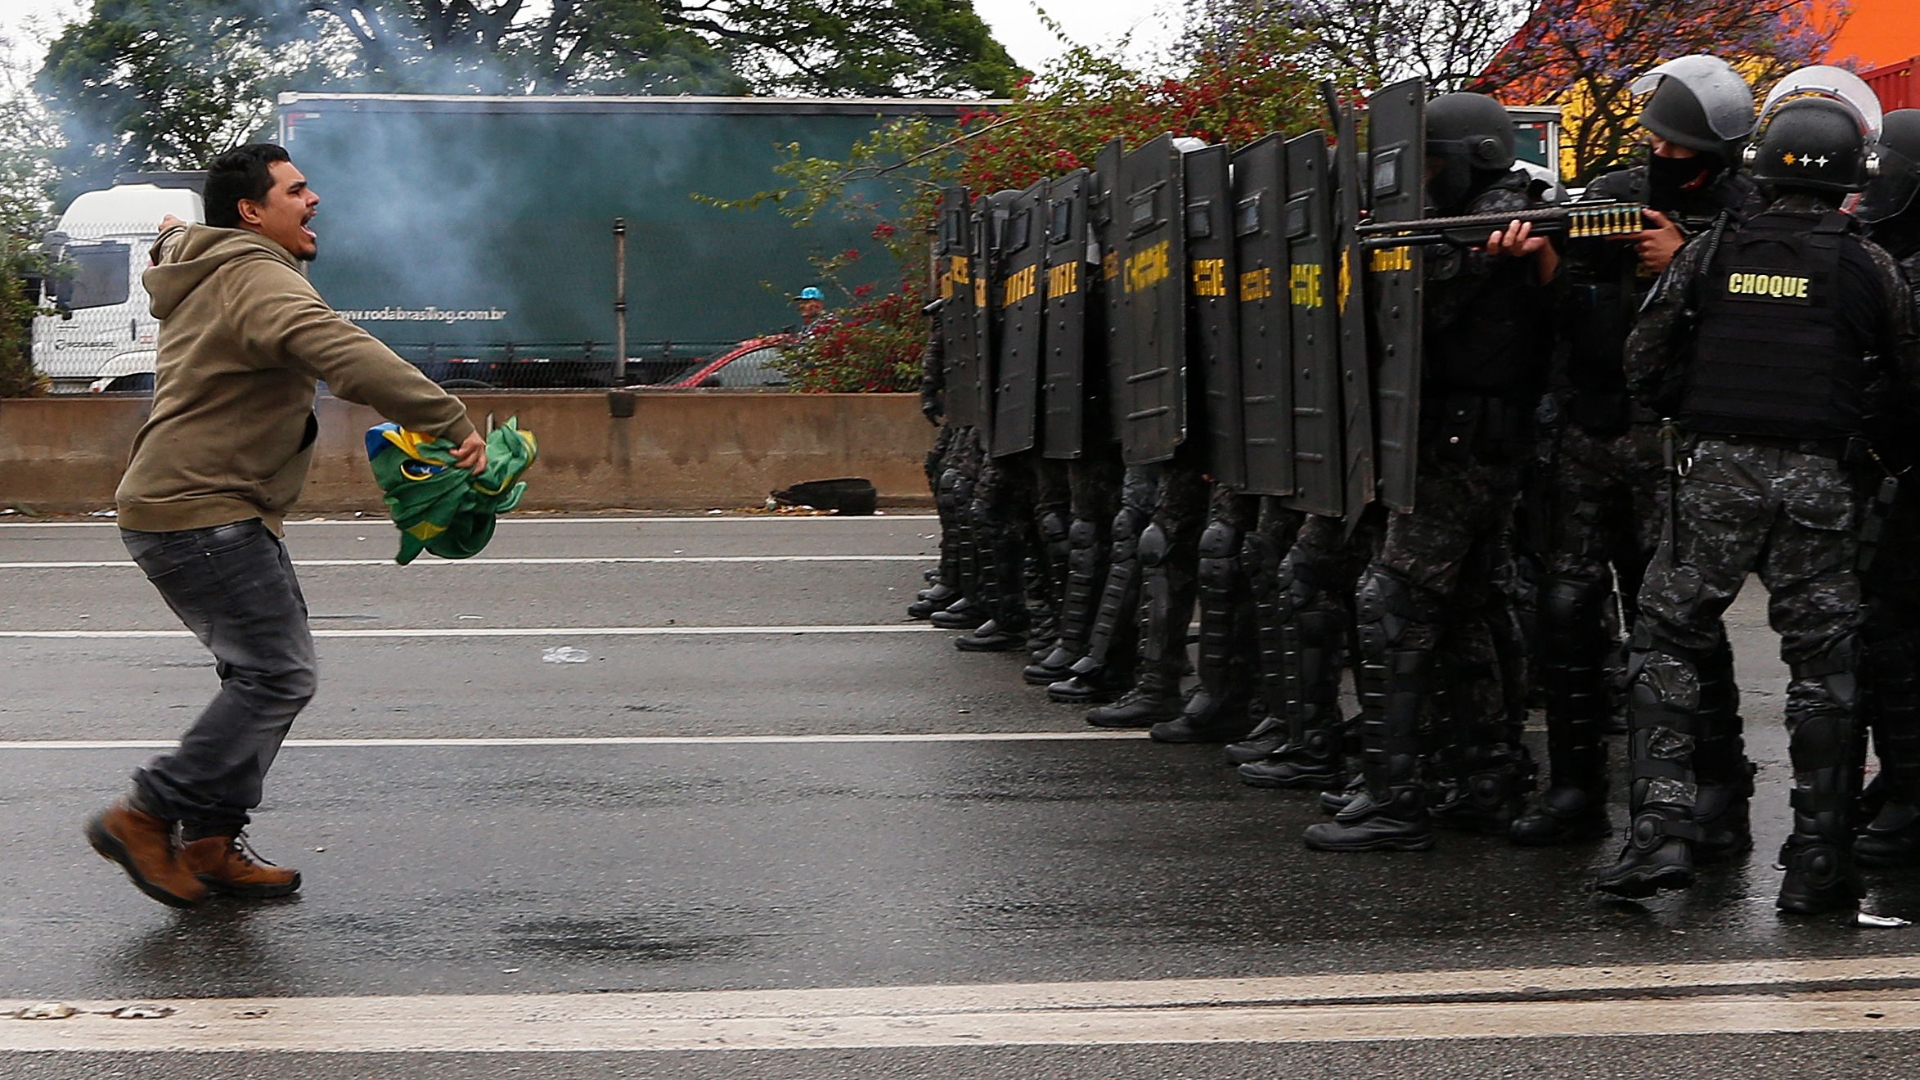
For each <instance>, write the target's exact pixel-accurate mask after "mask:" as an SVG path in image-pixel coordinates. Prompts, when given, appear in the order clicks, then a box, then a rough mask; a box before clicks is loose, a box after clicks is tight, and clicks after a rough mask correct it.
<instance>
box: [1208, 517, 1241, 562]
mask: <svg viewBox="0 0 1920 1080" xmlns="http://www.w3.org/2000/svg"><path fill="white" fill-rule="evenodd" d="M1239 550H1240V530H1239V529H1238V528H1235V527H1234V526H1233V525H1232V524H1231V523H1230V522H1226V521H1221V520H1219V519H1218V518H1216V519H1214V520H1213V521H1210V522H1208V523H1207V527H1206V530H1205V531H1204V532H1202V533H1201V534H1200V557H1201V558H1203V559H1230V558H1233V557H1234V556H1235V555H1236V554H1238V553H1239Z"/></svg>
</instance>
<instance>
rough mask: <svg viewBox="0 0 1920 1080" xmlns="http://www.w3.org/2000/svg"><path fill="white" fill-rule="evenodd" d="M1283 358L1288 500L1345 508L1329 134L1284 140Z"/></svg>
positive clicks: (1317, 510) (1337, 510)
mask: <svg viewBox="0 0 1920 1080" xmlns="http://www.w3.org/2000/svg"><path fill="white" fill-rule="evenodd" d="M1286 151H1287V168H1286V191H1287V200H1286V204H1285V206H1284V207H1282V210H1281V217H1280V221H1281V226H1280V227H1281V229H1282V231H1283V232H1284V233H1285V234H1286V240H1287V304H1288V315H1289V318H1288V329H1289V332H1290V338H1291V343H1292V348H1291V349H1290V350H1288V360H1289V364H1290V367H1291V375H1292V380H1293V461H1294V490H1293V494H1292V495H1290V496H1288V497H1287V498H1286V500H1285V501H1286V505H1287V506H1289V507H1291V508H1293V509H1295V510H1304V511H1306V512H1307V513H1309V514H1319V515H1321V516H1323V517H1339V516H1341V514H1343V513H1344V512H1345V511H1346V498H1345V488H1344V486H1343V474H1344V470H1345V465H1344V462H1345V460H1346V457H1345V455H1344V454H1343V453H1342V436H1341V431H1342V427H1343V425H1342V421H1341V415H1340V322H1339V315H1338V312H1337V310H1336V309H1335V307H1334V303H1333V302H1334V299H1335V297H1334V290H1335V288H1336V287H1337V285H1338V279H1337V276H1336V275H1337V270H1336V263H1335V261H1334V232H1333V181H1332V178H1331V177H1329V176H1328V175H1327V173H1328V165H1329V162H1328V160H1327V136H1326V133H1325V132H1321V131H1315V132H1310V133H1309V134H1306V135H1302V136H1300V137H1299V138H1297V139H1294V140H1292V141H1291V142H1288V143H1287V146H1286Z"/></svg>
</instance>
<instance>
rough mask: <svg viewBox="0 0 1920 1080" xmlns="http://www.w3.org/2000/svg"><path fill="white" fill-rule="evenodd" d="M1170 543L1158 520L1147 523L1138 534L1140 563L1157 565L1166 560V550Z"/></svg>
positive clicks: (1170, 545)
mask: <svg viewBox="0 0 1920 1080" xmlns="http://www.w3.org/2000/svg"><path fill="white" fill-rule="evenodd" d="M1171 547H1172V544H1171V543H1170V542H1169V540H1168V539H1167V530H1165V529H1163V528H1161V527H1160V523H1159V522H1157V521H1156V522H1154V523H1153V524H1151V525H1148V526H1147V528H1146V531H1145V532H1142V533H1141V534H1140V565H1142V566H1159V565H1161V564H1162V563H1165V562H1166V561H1167V551H1168V550H1169V549H1170V548H1171Z"/></svg>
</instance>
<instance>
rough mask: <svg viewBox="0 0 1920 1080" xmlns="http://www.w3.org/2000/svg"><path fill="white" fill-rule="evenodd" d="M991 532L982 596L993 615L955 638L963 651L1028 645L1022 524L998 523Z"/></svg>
mask: <svg viewBox="0 0 1920 1080" xmlns="http://www.w3.org/2000/svg"><path fill="white" fill-rule="evenodd" d="M990 535H991V537H992V539H991V541H990V542H989V543H985V544H982V545H981V560H980V599H981V603H982V606H983V607H985V608H986V609H987V611H988V613H989V615H990V616H991V617H990V618H988V619H987V621H985V622H983V623H981V624H980V625H979V626H977V627H975V628H974V630H973V632H972V633H970V634H966V635H964V636H962V637H959V638H955V639H954V642H953V647H954V648H956V649H959V650H960V651H961V652H1012V651H1014V650H1015V649H1020V648H1024V647H1025V646H1026V644H1027V618H1028V616H1027V597H1026V589H1025V587H1024V584H1025V563H1026V556H1025V554H1024V551H1023V545H1022V543H1021V536H1020V530H1019V526H1018V523H1017V522H1011V521H1001V522H996V523H994V524H993V526H992V528H991V532H990ZM949 610H951V609H949ZM934 624H935V625H936V626H937V625H939V620H938V619H936V620H934Z"/></svg>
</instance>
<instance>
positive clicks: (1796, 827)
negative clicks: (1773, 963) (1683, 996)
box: [1774, 637, 1866, 915]
mask: <svg viewBox="0 0 1920 1080" xmlns="http://www.w3.org/2000/svg"><path fill="white" fill-rule="evenodd" d="M1859 650H1860V645H1859V642H1858V640H1857V639H1856V638H1853V637H1845V638H1842V639H1841V640H1839V641H1836V642H1835V643H1834V644H1833V646H1832V647H1831V648H1829V649H1828V650H1827V651H1826V652H1825V653H1824V654H1823V655H1820V656H1817V657H1814V658H1813V659H1811V660H1808V661H1805V662H1802V663H1799V664H1792V665H1790V667H1791V670H1792V681H1791V682H1790V683H1789V684H1788V699H1787V700H1788V702H1789V704H1788V706H1787V709H1788V712H1787V727H1788V729H1789V730H1790V731H1792V732H1793V735H1792V738H1791V741H1790V742H1789V743H1788V750H1789V753H1790V756H1791V757H1792V759H1793V798H1792V802H1793V833H1792V835H1790V836H1788V837H1787V842H1786V843H1785V844H1784V845H1782V846H1781V848H1780V862H1781V863H1782V864H1783V865H1784V866H1785V867H1786V868H1787V873H1786V876H1785V877H1784V878H1783V879H1781V882H1780V896H1779V898H1778V899H1777V900H1775V901H1774V903H1775V905H1776V906H1777V907H1779V909H1780V910H1781V911H1784V912H1786V913H1788V914H1791V915H1825V914H1828V913H1831V912H1850V911H1853V910H1855V909H1857V908H1858V907H1859V906H1860V898H1861V897H1863V896H1865V895H1866V889H1865V888H1864V887H1863V886H1862V885H1861V882H1860V877H1859V874H1858V873H1857V872H1856V871H1855V870H1854V867H1853V827H1852V822H1851V820H1850V818H1851V815H1852V813H1853V804H1854V798H1855V796H1856V792H1855V790H1854V789H1855V780H1854V760H1855V747H1854V723H1855V718H1856V717H1857V716H1858V714H1859V708H1860V687H1859V680H1858V671H1859V668H1860V657H1859ZM1796 713H1797V714H1798V715H1795V714H1796Z"/></svg>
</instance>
